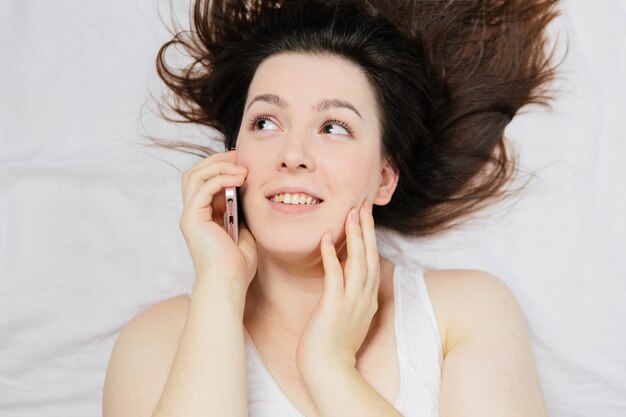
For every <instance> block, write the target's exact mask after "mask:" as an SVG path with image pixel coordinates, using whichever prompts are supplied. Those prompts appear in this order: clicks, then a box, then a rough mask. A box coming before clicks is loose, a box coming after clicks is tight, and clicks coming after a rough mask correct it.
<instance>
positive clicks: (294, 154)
mask: <svg viewBox="0 0 626 417" xmlns="http://www.w3.org/2000/svg"><path fill="white" fill-rule="evenodd" d="M310 140H311V139H310V138H309V137H308V136H307V134H306V133H305V132H300V133H297V132H293V133H291V132H290V133H289V134H287V135H286V137H285V140H284V144H283V148H282V150H281V154H280V156H279V158H278V165H279V166H278V169H279V170H281V171H289V172H299V171H311V170H312V169H313V168H314V164H313V159H312V158H311V155H310V152H309V149H308V144H309V143H310Z"/></svg>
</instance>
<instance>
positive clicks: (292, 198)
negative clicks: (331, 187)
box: [268, 193, 323, 206]
mask: <svg viewBox="0 0 626 417" xmlns="http://www.w3.org/2000/svg"><path fill="white" fill-rule="evenodd" d="M268 200H270V201H271V202H272V203H280V204H282V205H285V206H287V205H291V206H298V205H302V206H314V205H317V204H320V203H321V202H322V201H323V200H320V199H316V198H313V197H311V196H310V195H306V194H289V193H283V194H276V195H275V196H272V197H268Z"/></svg>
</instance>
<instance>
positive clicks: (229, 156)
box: [181, 151, 237, 194]
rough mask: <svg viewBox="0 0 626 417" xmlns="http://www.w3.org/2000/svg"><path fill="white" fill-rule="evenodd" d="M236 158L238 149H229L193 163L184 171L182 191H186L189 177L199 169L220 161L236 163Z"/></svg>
mask: <svg viewBox="0 0 626 417" xmlns="http://www.w3.org/2000/svg"><path fill="white" fill-rule="evenodd" d="M236 159H237V153H236V151H229V152H216V153H214V154H212V155H209V156H208V157H206V158H204V159H202V160H200V161H199V162H197V163H195V164H194V165H192V166H191V167H190V168H189V169H187V170H186V171H185V172H183V175H182V184H181V185H182V188H181V191H182V192H183V194H184V193H185V188H186V185H187V182H188V180H189V177H190V176H192V174H194V173H196V172H197V171H198V170H202V169H204V168H205V167H207V166H210V165H212V164H215V163H219V162H229V163H231V164H234V163H235V160H236Z"/></svg>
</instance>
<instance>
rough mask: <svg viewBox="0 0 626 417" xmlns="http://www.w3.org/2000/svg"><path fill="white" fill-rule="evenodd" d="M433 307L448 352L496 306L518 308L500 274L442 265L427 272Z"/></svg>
mask: <svg viewBox="0 0 626 417" xmlns="http://www.w3.org/2000/svg"><path fill="white" fill-rule="evenodd" d="M424 282H425V284H426V287H427V289H428V294H429V297H430V299H431V302H432V305H433V310H434V311H435V315H436V316H437V321H438V323H439V330H440V334H441V338H442V346H443V349H444V356H445V353H446V352H448V351H449V350H450V348H451V347H452V346H454V345H455V344H456V343H458V341H459V340H460V338H461V337H463V336H466V335H467V334H468V332H471V331H472V329H474V326H475V325H477V324H478V322H479V321H482V320H484V319H485V317H490V316H491V314H493V313H495V312H494V311H487V310H490V309H494V308H505V309H507V308H508V309H509V310H516V309H517V303H516V301H515V297H514V296H513V294H512V292H511V291H510V289H509V288H508V287H507V285H506V284H505V283H504V282H503V281H502V280H501V279H500V278H498V277H497V276H495V275H493V274H490V273H488V272H485V271H481V270H476V269H441V270H429V271H426V272H425V273H424Z"/></svg>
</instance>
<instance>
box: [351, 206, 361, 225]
mask: <svg viewBox="0 0 626 417" xmlns="http://www.w3.org/2000/svg"><path fill="white" fill-rule="evenodd" d="M350 218H351V219H352V221H353V222H354V223H358V222H359V213H357V211H356V209H355V208H353V209H351V210H350Z"/></svg>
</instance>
